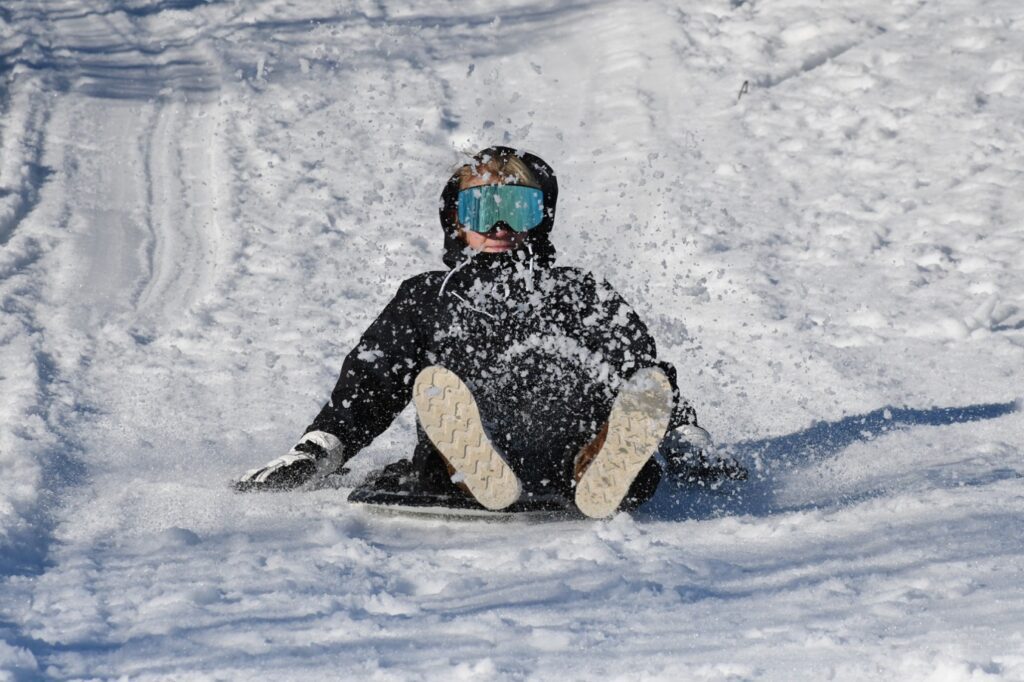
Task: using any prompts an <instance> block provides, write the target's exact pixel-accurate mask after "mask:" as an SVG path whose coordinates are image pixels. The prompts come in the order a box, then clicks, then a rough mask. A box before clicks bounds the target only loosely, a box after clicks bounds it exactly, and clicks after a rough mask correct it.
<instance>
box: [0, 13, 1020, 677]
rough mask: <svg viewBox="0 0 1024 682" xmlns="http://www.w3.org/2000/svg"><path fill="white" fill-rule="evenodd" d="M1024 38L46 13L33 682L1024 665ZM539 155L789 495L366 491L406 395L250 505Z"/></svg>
mask: <svg viewBox="0 0 1024 682" xmlns="http://www.w3.org/2000/svg"><path fill="white" fill-rule="evenodd" d="M1022 50H1024V12H1022V10H1021V7H1020V4H1019V2H1016V0H986V1H984V2H967V0H951V1H950V2H944V3H926V2H921V1H920V0H891V1H887V2H882V1H881V0H879V1H875V0H870V1H865V0H839V1H837V2H832V3H825V4H822V3H819V2H809V1H805V0H759V1H758V2H738V1H736V0H700V1H699V2H696V3H686V4H684V5H683V6H679V5H678V3H669V2H660V1H653V2H647V3H630V2H601V3H573V4H566V3H557V2H553V1H547V0H543V1H540V0H539V1H533V2H511V1H510V2H501V3H498V4H494V3H483V2H471V3H468V4H467V3H459V4H450V3H445V2H440V1H434V0H431V1H430V2H427V3H408V2H402V1H397V0H396V1H386V2H351V3H349V2H331V3H322V2H312V1H310V2H307V1H306V0H287V1H285V0H263V1H261V2H250V3H228V2H199V1H196V0H123V1H122V0H82V1H78V0H60V1H57V0H54V1H53V2H46V3H37V2H21V1H20V0H12V1H10V2H7V3H5V4H4V5H3V7H0V112H2V118H0V353H2V364H0V396H2V398H0V576H2V577H0V677H2V676H3V675H4V673H5V672H6V673H10V676H12V677H13V678H14V679H36V678H40V677H52V678H61V679H67V678H109V677H118V676H129V677H132V678H173V677H200V678H210V677H217V678H253V677H266V676H271V677H275V678H286V679H290V678H303V679H309V678H325V679H337V678H339V677H345V678H352V677H357V676H358V677H366V678H374V679H402V680H405V679H495V680H520V679H549V678H554V677H559V678H565V679H594V678H598V677H600V678H602V679H603V678H608V679H637V678H642V679H671V680H677V679H708V680H740V679H769V680H794V679H806V680H819V679H839V680H862V679H909V680H918V679H920V680H924V679H933V680H934V679H950V680H975V679H986V680H1019V679H1022V678H1024V657H1022V656H1021V654H1020V652H1021V651H1024V626H1022V623H1024V609H1022V607H1021V604H1024V590H1022V587H1021V586H1022V585H1024V574H1022V572H1024V563H1022V562H1024V544H1022V542H1021V540H1020V536H1021V533H1020V532H1019V529H1020V526H1021V519H1024V416H1022V415H1021V413H1020V411H1019V403H1018V402H1017V399H1018V398H1019V397H1020V396H1021V394H1022V393H1024V390H1022V389H1021V384H1020V367H1021V366H1024V278H1022V276H1021V273H1022V272H1024V262H1022V261H1021V257H1020V254H1021V253H1024V243H1022V242H1024V236H1022V233H1021V224H1022V220H1024V200H1022V199H1021V196H1020V192H1019V188H1020V187H1021V186H1022V184H1024V152H1022V150H1024V144H1022V143H1024V137H1022V133H1021V130H1024V118H1022V114H1021V111H1020V106H1019V103H1020V101H1021V98H1022V97H1024V59H1022V57H1021V55H1022V54H1024V51H1022ZM744 83H746V84H747V85H746V87H745V88H744V87H743V84H744ZM495 142H506V143H510V144H513V145H521V146H523V147H526V148H528V149H530V150H532V151H536V152H537V153H539V154H540V155H541V156H543V157H544V158H545V159H547V160H548V161H550V162H551V163H552V165H553V166H554V167H555V168H556V170H557V171H558V172H559V181H560V186H561V190H562V191H561V198H560V206H559V217H558V224H557V226H556V231H555V242H556V246H557V247H558V248H559V253H560V258H561V260H562V262H564V263H566V264H576V265H581V266H583V267H586V268H589V269H591V270H593V271H594V272H595V273H596V274H598V275H599V276H602V277H606V278H608V279H609V280H610V281H611V282H612V283H613V284H614V285H615V286H616V288H617V289H619V290H620V291H621V292H622V293H623V294H624V295H625V297H626V298H627V299H628V300H630V301H631V302H632V303H633V304H634V305H635V306H636V307H637V308H638V309H639V310H640V311H641V312H642V316H643V317H644V318H645V319H646V320H648V321H649V322H650V326H651V328H652V331H653V332H654V335H655V337H656V338H657V340H658V344H659V350H660V352H661V354H662V355H664V356H665V357H666V359H668V360H670V361H672V362H674V363H675V364H676V365H677V366H678V368H679V370H680V380H681V383H682V385H683V386H684V392H685V393H686V394H687V395H688V396H689V397H690V398H691V399H692V400H693V402H694V403H695V405H696V407H697V409H698V414H699V416H700V418H701V420H702V424H703V425H705V426H707V427H709V428H710V430H711V431H712V433H714V434H715V435H716V436H717V438H718V440H719V441H721V442H723V443H724V444H725V447H727V448H730V449H731V450H732V451H733V452H734V453H735V454H737V456H739V457H740V458H741V459H743V460H744V461H745V462H746V463H747V464H748V465H749V466H751V467H752V470H753V472H754V476H753V477H752V480H751V481H749V482H748V483H746V484H743V485H742V486H737V487H733V488H723V489H720V490H701V489H696V490H674V489H672V488H671V487H669V486H666V487H664V488H663V489H662V490H661V491H659V494H658V495H657V496H656V497H655V499H654V500H653V501H652V502H651V503H650V504H649V505H647V506H646V507H645V508H644V509H642V510H641V511H640V512H639V513H637V514H636V515H634V516H632V517H630V516H618V517H616V518H613V519H611V520H609V521H606V522H567V521H556V522H545V523H532V522H524V523H518V522H512V523H491V522H448V521H433V520H410V519H403V518H388V517H382V516H378V515H373V514H368V513H366V512H364V511H361V510H359V509H354V508H351V507H350V506H349V505H348V504H347V503H346V502H345V501H344V498H345V494H346V493H347V491H348V489H349V487H350V486H351V485H353V484H354V483H355V482H356V481H357V480H358V479H359V477H360V476H361V475H362V474H363V473H365V472H366V471H368V470H369V469H370V468H371V467H374V466H378V465H380V464H383V463H384V462H387V461H391V460H392V459H394V458H395V457H396V456H397V454H402V455H404V454H406V453H407V452H408V451H409V449H410V447H411V443H412V437H413V422H412V419H411V415H410V414H408V413H407V414H405V415H403V416H402V417H401V418H400V419H399V420H398V421H397V423H396V424H395V426H394V427H393V428H392V429H391V430H389V431H388V432H387V433H386V434H384V436H382V437H381V438H380V439H379V440H378V442H376V443H375V444H374V445H373V446H371V447H370V448H369V449H368V450H367V452H365V453H363V454H362V455H360V457H358V458H357V459H356V460H354V461H353V462H352V463H351V464H352V466H353V468H354V472H353V473H352V474H351V475H349V476H347V477H344V478H340V479H338V480H335V481H333V484H334V485H336V486H337V487H338V489H335V488H325V489H323V490H318V491H314V492H308V493H295V494H281V495H263V496H241V495H236V494H233V493H231V492H230V491H229V489H228V485H227V484H228V482H229V481H230V480H231V479H232V478H233V477H235V476H237V475H238V474H240V473H241V472H242V471H244V470H246V469H248V468H251V467H252V466H256V465H258V464H261V463H262V462H264V461H266V460H267V459H270V458H271V457H273V456H276V455H278V454H281V453H282V452H284V451H285V450H286V449H287V448H288V447H289V446H290V445H291V444H292V442H293V440H294V439H295V438H296V437H297V436H298V435H299V434H300V433H301V430H302V428H303V427H304V426H305V425H306V424H307V423H308V421H309V419H310V418H311V417H312V415H313V414H314V413H315V411H316V409H317V408H318V406H319V405H320V402H321V401H322V400H323V399H325V398H326V396H327V394H328V391H329V389H330V387H331V385H332V383H333V381H334V379H335V377H336V372H337V369H338V367H339V365H340V362H341V359H342V357H343V356H344V354H345V353H347V352H348V350H349V349H350V348H351V347H352V345H353V344H354V342H355V339H356V338H357V337H358V334H359V333H360V332H361V331H362V329H363V328H365V326H366V325H367V323H368V322H369V321H370V320H371V319H372V318H373V316H374V315H375V314H376V312H377V311H379V310H380V309H381V308H382V307H383V305H384V303H385V302H386V301H387V300H388V299H389V298H390V296H391V295H392V294H393V293H394V291H395V289H396V288H397V286H398V283H399V281H400V280H401V279H402V278H404V277H407V276H410V275H412V274H415V273H418V272H421V271H423V270H427V269H436V268H438V267H439V263H440V261H439V255H440V228H439V227H438V226H437V224H436V219H435V215H436V201H437V195H438V192H439V190H440V184H439V183H440V182H441V180H442V178H443V177H446V176H447V172H448V170H449V169H450V168H451V166H452V165H453V164H454V163H456V162H457V161H458V159H459V156H458V153H457V152H458V151H459V150H472V149H476V148H480V147H482V146H485V145H487V144H492V143H495Z"/></svg>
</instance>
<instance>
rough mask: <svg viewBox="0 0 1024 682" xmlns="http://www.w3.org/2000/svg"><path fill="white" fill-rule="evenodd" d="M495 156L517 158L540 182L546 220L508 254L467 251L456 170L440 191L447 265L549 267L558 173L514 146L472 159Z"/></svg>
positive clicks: (496, 148)
mask: <svg viewBox="0 0 1024 682" xmlns="http://www.w3.org/2000/svg"><path fill="white" fill-rule="evenodd" d="M495 156H518V157H519V158H520V159H522V160H523V162H524V163H525V164H526V165H527V166H529V167H530V170H532V171H533V173H534V175H536V176H537V179H538V180H539V181H540V185H541V187H540V189H541V191H542V192H544V219H543V220H542V221H541V224H540V225H538V226H537V227H535V228H533V229H532V230H530V231H529V232H527V233H526V237H525V238H524V239H523V243H522V246H520V247H519V248H518V249H516V250H514V251H509V252H506V253H479V252H475V251H473V250H472V249H470V248H468V247H467V246H466V244H465V242H463V241H462V239H460V238H459V235H458V229H459V222H458V199H459V173H458V171H456V172H455V173H453V174H452V176H451V177H450V178H448V182H446V183H445V186H444V190H443V191H442V192H441V204H440V207H439V214H440V218H441V229H442V230H444V256H443V257H442V260H444V264H445V265H447V266H448V267H449V268H454V267H455V266H456V265H458V264H459V263H461V262H464V261H466V260H468V259H473V260H474V261H479V262H481V264H484V263H487V264H491V265H499V264H501V263H505V262H510V263H511V262H512V261H522V260H525V259H528V260H532V261H533V263H534V264H535V265H538V266H541V267H546V266H548V265H550V264H551V263H552V262H554V260H555V247H554V245H553V244H552V243H551V238H550V237H551V229H552V227H553V226H554V223H555V204H556V203H557V201H558V180H557V179H556V178H555V171H554V170H553V169H552V168H551V166H549V165H548V164H547V163H545V162H544V160H543V159H541V158H540V157H539V156H536V155H534V154H530V153H529V152H523V151H519V150H517V149H513V148H511V147H502V146H494V147H488V148H487V149H484V150H481V151H479V152H477V153H476V154H475V155H474V156H473V159H474V160H475V161H476V162H477V163H483V162H484V161H485V160H486V159H487V158H493V157H495Z"/></svg>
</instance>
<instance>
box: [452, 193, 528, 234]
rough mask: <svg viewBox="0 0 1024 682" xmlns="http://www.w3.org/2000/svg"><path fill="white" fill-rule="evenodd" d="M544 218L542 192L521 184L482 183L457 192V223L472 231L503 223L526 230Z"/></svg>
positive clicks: (520, 230) (480, 230)
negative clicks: (479, 185)
mask: <svg viewBox="0 0 1024 682" xmlns="http://www.w3.org/2000/svg"><path fill="white" fill-rule="evenodd" d="M543 220H544V192H542V191H541V190H539V189H537V188H536V187H523V186H522V185H483V186H481V187H470V188H469V189H464V190H462V191H461V192H459V223H460V224H461V225H462V227H463V228H465V229H467V230H471V231H473V232H490V231H491V228H492V227H494V225H495V223H499V222H503V223H506V224H507V225H508V226H509V227H511V228H512V229H513V230H515V231H516V232H526V231H527V230H532V229H533V228H535V227H537V226H538V225H540V224H541V221H543Z"/></svg>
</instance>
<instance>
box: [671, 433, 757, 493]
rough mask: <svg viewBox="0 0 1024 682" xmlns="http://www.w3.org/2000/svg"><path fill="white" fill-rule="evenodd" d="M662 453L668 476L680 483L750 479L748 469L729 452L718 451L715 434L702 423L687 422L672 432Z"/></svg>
mask: <svg viewBox="0 0 1024 682" xmlns="http://www.w3.org/2000/svg"><path fill="white" fill-rule="evenodd" d="M660 452H661V454H662V456H663V457H664V458H665V462H666V463H667V464H668V472H667V473H668V475H669V476H670V477H671V478H673V479H675V481H676V482H677V483H680V484H688V483H698V484H701V485H706V484H709V483H719V482H721V481H745V480H747V469H746V468H745V467H744V466H743V465H742V464H740V463H739V462H738V461H736V460H735V459H733V458H732V457H730V456H729V455H727V454H724V453H721V452H716V451H715V450H714V444H713V443H712V442H711V435H710V434H709V433H708V432H707V431H705V430H704V429H702V428H700V427H699V426H694V425H692V424H684V425H683V426H680V427H679V428H678V429H676V430H674V431H672V432H670V433H669V434H668V435H667V436H665V440H664V441H662V444H661V448H660Z"/></svg>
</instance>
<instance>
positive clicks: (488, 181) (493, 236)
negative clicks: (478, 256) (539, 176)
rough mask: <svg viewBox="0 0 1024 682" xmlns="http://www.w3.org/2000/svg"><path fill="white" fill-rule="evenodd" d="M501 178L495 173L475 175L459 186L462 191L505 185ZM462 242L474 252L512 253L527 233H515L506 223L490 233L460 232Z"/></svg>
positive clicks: (500, 224)
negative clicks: (484, 186)
mask: <svg viewBox="0 0 1024 682" xmlns="http://www.w3.org/2000/svg"><path fill="white" fill-rule="evenodd" d="M503 184H505V183H504V182H503V181H502V179H501V178H499V177H497V176H496V175H495V174H494V173H486V172H485V173H483V174H473V175H472V176H471V177H470V178H469V179H468V180H465V181H463V183H462V184H461V185H460V186H459V189H460V190H463V189H469V188H471V187H482V186H483V185H503ZM460 233H461V234H462V240H463V241H464V242H466V246H468V247H469V248H471V249H473V250H474V251H483V252H484V253H502V252H504V251H511V250H512V249H514V248H515V247H516V246H518V245H519V244H520V243H521V242H522V241H523V239H524V238H525V237H526V233H525V232H515V231H513V230H512V228H510V227H509V226H508V225H505V224H504V223H497V224H496V225H495V226H494V227H492V228H491V231H490V232H487V233H480V232H473V231H472V230H460Z"/></svg>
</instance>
